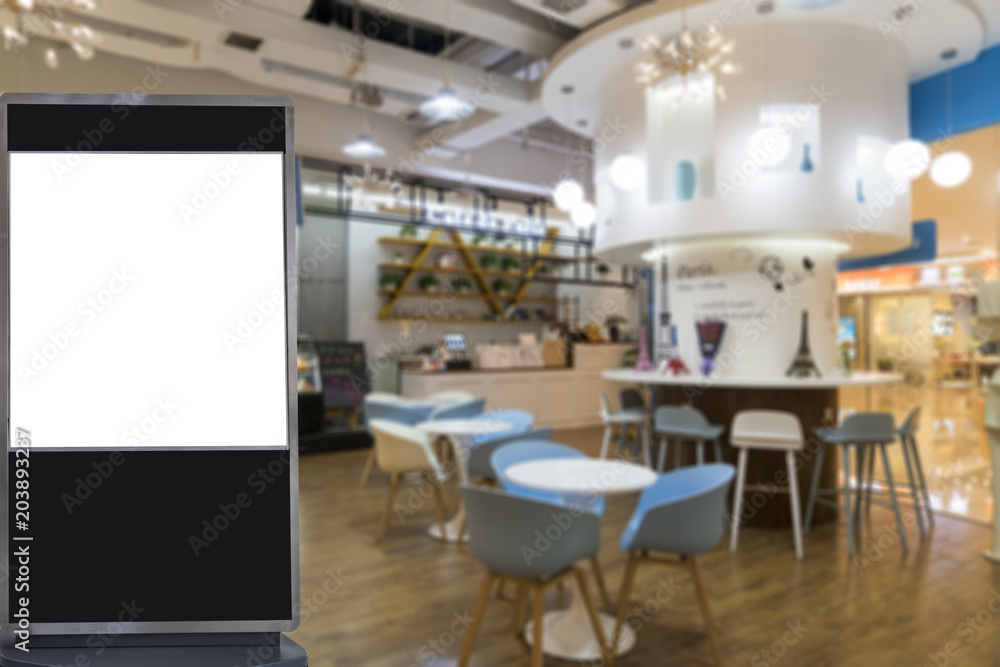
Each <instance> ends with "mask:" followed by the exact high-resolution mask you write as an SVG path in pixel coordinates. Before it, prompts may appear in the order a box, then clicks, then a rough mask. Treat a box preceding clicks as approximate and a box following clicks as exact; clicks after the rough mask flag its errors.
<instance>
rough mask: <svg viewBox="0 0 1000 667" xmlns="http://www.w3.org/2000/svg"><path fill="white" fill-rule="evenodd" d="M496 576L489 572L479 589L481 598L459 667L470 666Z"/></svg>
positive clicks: (478, 600)
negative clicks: (473, 648)
mask: <svg viewBox="0 0 1000 667" xmlns="http://www.w3.org/2000/svg"><path fill="white" fill-rule="evenodd" d="M494 576H495V575H494V574H493V573H492V572H487V573H486V576H485V577H483V583H482V585H481V586H480V587H479V598H477V599H476V608H475V611H473V612H472V623H471V624H469V632H468V634H467V635H466V636H465V644H463V645H462V655H461V657H459V659H458V667H465V666H466V665H468V664H469V656H470V655H472V647H473V646H474V645H475V643H476V633H477V632H479V624H480V621H482V619H483V614H484V613H485V612H486V603H487V602H489V601H490V588H491V587H492V585H493V577H494Z"/></svg>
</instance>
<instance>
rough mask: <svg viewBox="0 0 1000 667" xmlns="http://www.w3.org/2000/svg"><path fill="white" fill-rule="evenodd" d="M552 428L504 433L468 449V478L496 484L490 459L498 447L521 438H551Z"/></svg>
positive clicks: (496, 480) (518, 440)
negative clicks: (502, 435)
mask: <svg viewBox="0 0 1000 667" xmlns="http://www.w3.org/2000/svg"><path fill="white" fill-rule="evenodd" d="M551 439H552V428H551V427H548V428H536V429H534V430H532V431H524V432H519V433H513V434H509V435H505V436H504V437H502V438H495V439H493V440H489V441H487V442H484V443H482V444H479V445H476V446H475V447H473V448H472V449H470V450H469V460H468V461H467V462H466V469H467V470H468V471H469V478H470V479H471V478H479V479H482V480H485V481H486V482H487V483H488V484H491V485H497V484H499V480H498V479H497V477H496V473H495V472H494V471H493V465H492V463H490V459H491V458H492V456H493V452H495V451H496V450H497V449H499V448H500V447H503V446H504V445H509V444H511V443H514V442H520V441H522V440H543V441H547V440H551Z"/></svg>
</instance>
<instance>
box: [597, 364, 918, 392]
mask: <svg viewBox="0 0 1000 667" xmlns="http://www.w3.org/2000/svg"><path fill="white" fill-rule="evenodd" d="M603 377H604V379H605V380H609V381H611V382H620V383H629V384H657V385H673V386H680V387H684V386H693V387H737V388H739V387H742V388H746V389H837V388H839V387H864V386H869V385H877V384H893V383H895V382H901V381H902V380H903V376H902V375H900V374H899V373H871V372H858V373H851V374H850V375H841V374H840V373H837V374H830V375H824V376H823V377H821V378H812V377H810V378H790V377H785V376H783V375H782V376H778V377H773V376H770V377H746V376H743V377H741V376H732V377H727V376H722V377H717V378H708V377H705V376H703V375H700V374H694V373H692V374H691V375H679V376H677V375H673V374H666V375H664V374H662V373H660V372H659V371H644V372H640V371H634V370H631V369H628V368H619V369H614V370H608V371H605V372H604V373H603Z"/></svg>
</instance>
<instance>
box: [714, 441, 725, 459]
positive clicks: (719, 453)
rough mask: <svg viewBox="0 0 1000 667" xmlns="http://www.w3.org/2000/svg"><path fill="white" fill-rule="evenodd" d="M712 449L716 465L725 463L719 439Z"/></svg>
mask: <svg viewBox="0 0 1000 667" xmlns="http://www.w3.org/2000/svg"><path fill="white" fill-rule="evenodd" d="M712 449H713V450H714V452H715V462H716V463H722V462H723V458H722V443H720V442H719V439H718V438H716V439H715V440H713V441H712Z"/></svg>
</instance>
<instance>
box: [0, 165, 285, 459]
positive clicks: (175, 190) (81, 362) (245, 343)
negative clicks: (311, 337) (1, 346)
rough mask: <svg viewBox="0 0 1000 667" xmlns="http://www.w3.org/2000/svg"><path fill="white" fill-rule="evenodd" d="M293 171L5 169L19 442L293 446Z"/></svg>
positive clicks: (13, 415)
mask: <svg viewBox="0 0 1000 667" xmlns="http://www.w3.org/2000/svg"><path fill="white" fill-rule="evenodd" d="M282 160H283V156H282V155H281V154H275V153H257V154H246V153H233V154H216V153H213V154H86V155H83V156H81V157H80V164H79V165H78V166H76V167H75V168H73V169H72V170H71V171H69V172H66V171H65V170H63V169H58V168H56V167H55V166H54V165H55V163H56V162H57V161H59V162H60V163H62V164H65V163H66V159H65V156H64V155H56V154H45V153H12V154H11V155H10V192H11V196H10V366H9V368H10V424H9V427H10V429H11V432H12V433H13V430H14V429H16V428H24V429H27V430H28V431H30V432H31V435H32V446H33V447H36V448H56V447H58V448H124V449H130V448H137V449H141V448H151V447H156V448H173V447H185V448H213V449H218V448H230V447H232V448H258V447H270V448H283V447H287V446H288V436H287V396H288V393H287V386H286V384H287V375H286V374H287V371H286V368H287V367H286V364H287V357H286V354H287V352H286V349H287V348H286V345H287V341H286V338H287V336H286V330H285V315H284V281H285V267H284V252H285V249H284V230H283V224H284V197H283V182H284V174H283V168H282ZM116 275H117V277H116ZM241 322H242V324H241ZM73 332H75V334H74V333H73ZM11 441H12V440H11Z"/></svg>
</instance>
